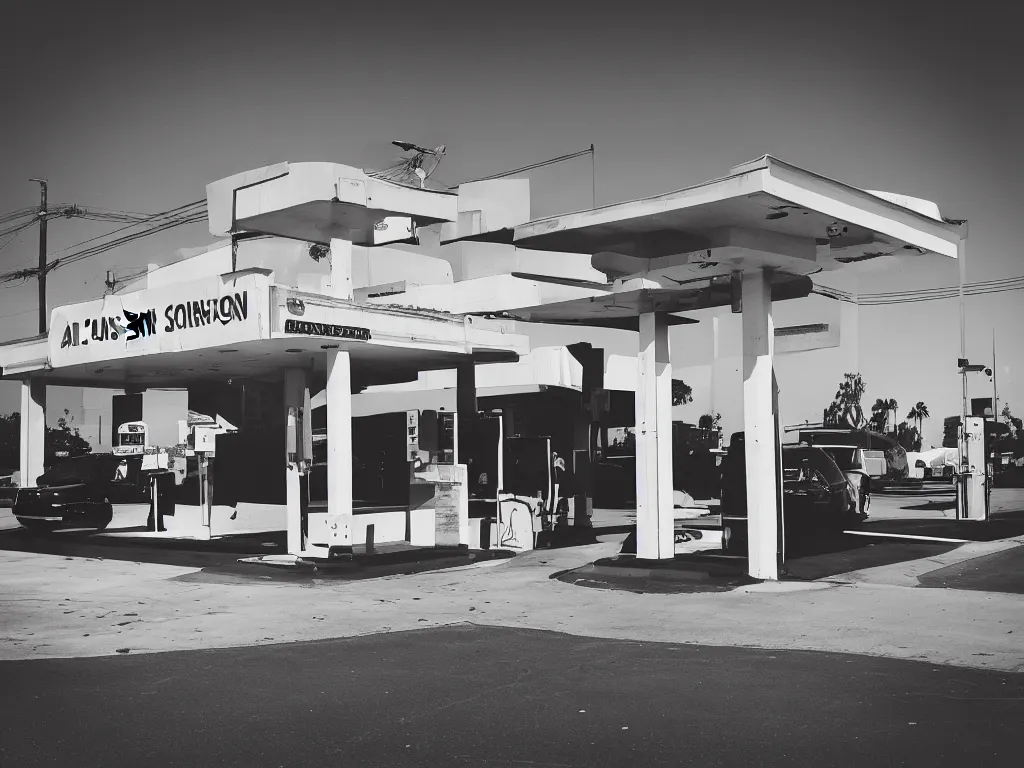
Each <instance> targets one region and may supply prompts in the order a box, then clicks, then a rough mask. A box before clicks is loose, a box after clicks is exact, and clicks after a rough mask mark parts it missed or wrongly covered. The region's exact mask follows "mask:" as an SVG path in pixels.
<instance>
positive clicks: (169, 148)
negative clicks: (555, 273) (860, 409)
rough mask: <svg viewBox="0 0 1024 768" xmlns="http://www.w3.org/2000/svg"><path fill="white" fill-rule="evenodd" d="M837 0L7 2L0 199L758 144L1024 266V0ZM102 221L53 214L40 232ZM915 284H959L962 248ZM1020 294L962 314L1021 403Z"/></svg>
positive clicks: (90, 287) (650, 175)
mask: <svg viewBox="0 0 1024 768" xmlns="http://www.w3.org/2000/svg"><path fill="white" fill-rule="evenodd" d="M839 8H840V5H839V4H832V3H821V2H815V3H795V4H794V3H786V2H771V3H764V2H757V3H729V2H717V3H701V4H685V3H675V2H673V3H668V2H663V3H647V2H640V1H638V0H635V1H634V2H629V3H616V4H599V3H588V4H576V3H572V4H570V3H556V2H550V1H549V2H545V3H536V2H532V1H529V0H521V1H519V2H515V3H504V2H503V3H488V2H483V3H463V2H449V3H423V2H419V3H409V2H404V0H395V1H393V2H389V3H379V4H378V3H358V4H357V3H346V2H338V0H331V1H329V2H315V3H304V2H299V1H298V0H295V1H293V2H288V3H279V2H275V3H267V2H246V3H238V4H231V5H230V6H227V5H226V4H219V3H215V2H202V3H195V2H175V3H166V4H159V5H156V4H148V3H139V2H131V3H128V2H124V3H121V2H97V3H79V4H63V3H62V4H59V5H57V6H54V5H52V4H33V3H22V4H20V5H19V6H18V7H17V8H16V9H10V8H8V10H6V11H5V19H4V23H3V24H2V25H0V72H2V73H3V75H2V76H3V88H4V94H5V97H6V98H5V103H4V109H3V114H4V117H3V119H2V120H0V152H2V153H3V168H4V173H3V175H2V177H0V213H2V212H5V211H9V210H12V209H16V208H21V207H24V206H27V205H32V204H34V203H35V202H37V200H38V188H37V186H36V185H35V184H33V183H30V182H29V181H28V178H29V177H32V176H45V177H47V178H48V179H49V181H50V200H51V201H53V202H69V203H70V202H73V203H78V204H81V205H85V206H96V207H101V208H107V209H113V210H130V211H159V210H164V209H167V208H170V207H172V206H176V205H179V204H182V203H186V202H190V201H192V200H197V199H199V198H201V197H203V196H204V195H205V189H204V188H205V185H206V184H207V183H208V182H210V181H214V180H216V179H218V178H222V177H224V176H227V175H230V174H232V173H236V172H238V171H241V170H245V169H249V168H253V167H257V166H260V165H264V164H269V163H273V162H278V161H281V160H292V161H297V160H334V161H338V162H344V163H348V164H352V165H361V166H364V167H374V166H379V165H381V164H384V163H387V162H388V161H390V160H391V159H393V158H394V157H395V151H394V148H393V147H390V146H389V143H388V142H390V141H391V140H392V139H402V140H408V141H414V142H417V143H420V144H424V145H428V146H434V145H435V144H441V143H443V144H445V145H447V147H448V156H447V158H446V159H445V160H444V162H443V164H442V166H441V169H440V170H439V172H438V178H439V179H440V180H441V181H444V182H448V183H455V182H458V181H462V180H465V179H467V178H474V177H477V176H482V175H486V174H489V173H494V172H498V171H502V170H506V169H509V168H513V167H517V166H521V165H525V164H528V163H531V162H534V161H536V160H539V159H544V158H547V157H552V156H555V155H559V154H562V153H566V152H572V151H575V150H578V149H583V148H586V147H587V146H589V145H590V143H591V142H593V143H594V144H595V145H596V147H597V199H598V203H599V204H600V203H609V202H614V201H618V200H624V199H629V198H632V197H638V196H644V195H650V194H657V193H659V192H664V191H668V190H671V189H678V188H681V187H685V186H687V185H690V184H693V183H696V182H700V181H703V180H706V179H710V178H715V177H718V176H721V175H723V174H725V173H726V172H727V171H728V169H729V168H730V167H732V166H733V165H735V164H738V163H740V162H743V161H746V160H750V159H753V158H755V157H757V156H760V155H762V154H765V153H771V154H775V155H777V156H779V157H781V158H783V159H785V160H787V161H789V162H792V163H795V164H796V165H799V166H801V167H804V168H807V169H810V170H813V171H815V172H818V173H821V174H824V175H826V176H831V177H833V178H837V179H840V180H842V181H845V182H847V183H849V184H853V185H855V186H859V187H864V188H868V189H883V190H890V191H895V192H902V193H905V194H909V195H913V196H917V197H922V198H926V199H929V200H933V201H935V202H936V203H938V204H939V207H940V208H941V210H942V211H943V213H944V214H945V215H947V216H952V217H957V218H967V219H969V220H970V223H971V224H970V226H971V237H970V244H971V245H970V248H971V251H970V266H969V274H968V279H969V280H971V281H974V280H985V279H993V278H999V277H1006V276H1010V275H1019V274H1024V259H1022V257H1021V248H1020V245H1019V240H1018V237H1017V235H1018V233H1017V232H1016V226H1017V224H1019V223H1020V213H1019V207H1020V203H1021V200H1022V199H1024V194H1022V193H1024V189H1022V178H1024V150H1022V148H1021V137H1022V136H1024V106H1022V103H1021V99H1020V94H1021V93H1024V87H1022V86H1024V75H1022V73H1024V64H1022V61H1021V55H1020V50H1021V47H1020V44H1019V39H1018V38H1019V30H1020V28H1021V25H1020V22H1021V21H1022V20H1024V18H1022V16H1024V13H1022V11H1020V10H1018V9H1016V8H1015V5H1014V4H1012V3H1003V2H999V3H996V2H987V1H981V2H972V3H967V4H960V5H956V6H947V5H945V4H941V3H935V2H930V3H924V2H911V3H908V2H874V0H871V1H870V2H859V3H855V4H842V6H841V8H842V10H840V9H839ZM534 195H535V205H534V213H535V214H544V213H552V212H556V211H564V210H567V209H578V208H582V207H587V206H589V204H590V165H589V161H588V160H587V159H583V160H578V161H573V162H571V163H567V164H565V166H563V167H560V168H558V169H557V170H553V171H548V172H545V173H542V174H538V175H537V176H535V180H534ZM105 228H110V227H109V226H108V225H102V224H97V223H90V222H84V221H81V220H58V221H56V222H53V223H52V224H51V225H50V233H51V236H50V250H51V252H52V251H56V250H58V249H61V248H65V247H67V246H71V245H73V244H74V243H76V242H79V241H81V240H84V239H86V238H88V237H92V236H94V235H96V234H98V233H100V232H103V231H105ZM211 239H212V238H210V236H209V234H208V232H207V231H206V230H205V227H203V226H195V227H190V228H181V229H178V230H171V231H170V232H168V233H164V234H162V235H159V236H156V237H154V238H152V239H150V240H143V241H139V242H137V243H135V244H134V245H132V246H129V247H127V248H124V249H120V250H117V251H113V252H111V253H109V254H105V255H104V256H101V257H98V258H95V259H91V260H87V261H84V262H81V263H79V264H75V265H72V266H69V267H68V268H66V269H63V270H57V271H56V272H54V273H52V275H51V278H50V286H51V290H50V294H49V295H50V302H51V306H52V305H53V304H57V303H67V302H70V301H74V300H77V299H80V298H82V299H84V298H88V297H91V296H95V295H99V294H100V293H102V280H103V277H104V274H105V270H106V269H108V268H110V267H111V266H112V265H117V266H120V267H123V266H130V265H134V264H144V263H145V262H146V261H166V259H167V254H168V253H170V252H172V251H173V250H174V249H175V248H178V247H187V246H195V245H200V244H203V243H206V242H209V241H211ZM36 248H37V245H36V234H35V231H34V230H30V231H29V232H28V233H26V235H24V236H22V237H21V238H19V239H18V240H17V241H15V242H13V243H11V244H10V245H8V246H7V247H6V248H4V249H3V250H2V251H0V271H6V270H8V269H10V268H12V267H18V266H23V265H30V264H31V263H32V262H33V261H34V260H35V258H36ZM901 279H903V278H901V276H899V275H896V276H892V277H887V278H886V283H887V284H889V285H892V286H893V287H903V286H902V285H901V283H900V281H901ZM930 280H931V282H930V284H936V285H950V284H955V282H956V270H955V267H951V268H949V269H948V270H947V271H945V272H944V273H943V274H942V275H939V276H937V277H933V278H931V279H930ZM879 289H880V290H884V289H885V285H882V286H881V287H880V288H879ZM35 296H36V292H35V285H34V283H32V282H28V283H25V284H24V285H22V286H20V287H14V288H2V287H0V338H5V339H6V338H15V337H20V336H26V335H31V334H33V333H34V332H35V324H36V317H35V314H34V310H35V301H36V298H35ZM938 304H941V305H942V306H932V305H925V304H918V305H909V306H911V307H914V310H913V311H914V312H916V313H917V314H915V315H913V316H912V317H913V318H916V319H914V320H911V321H910V322H921V323H923V324H925V325H929V324H930V325H936V324H937V325H940V326H943V325H944V326H945V327H946V328H947V329H952V332H953V333H955V332H956V331H955V329H956V304H955V302H953V303H949V302H937V303H935V305H938ZM1022 305H1024V295H1022V292H1012V293H1002V294H992V295H990V296H987V297H984V300H974V301H972V303H971V304H970V306H969V310H970V314H969V317H968V325H969V328H970V334H971V335H970V349H969V351H970V352H971V353H972V356H975V357H978V356H981V355H982V354H985V355H987V354H988V353H987V349H988V348H989V347H990V338H991V332H992V326H993V319H996V321H997V322H999V323H1005V324H1006V327H1007V328H1008V329H1016V330H1013V331H1009V332H1007V334H1006V341H1005V343H1004V344H1003V347H1005V349H1002V348H1001V357H1002V358H1003V359H1002V360H1001V361H1000V362H1001V366H1000V369H1002V367H1003V365H1005V366H1007V373H1006V378H1007V382H1009V383H1007V385H1006V386H1007V387H1008V392H1007V396H1006V398H1007V399H1008V400H1009V401H1010V402H1011V404H1014V405H1016V406H1017V410H1018V411H1024V374H1018V375H1017V377H1016V379H1017V380H1016V381H1014V380H1013V376H1012V369H1014V368H1015V369H1016V370H1017V371H1020V370H1022V368H1021V366H1022V365H1024V350H1022V348H1021V347H1022V345H1020V343H1019V341H1018V340H1017V336H1016V334H1017V333H1018V332H1019V329H1020V328H1021V325H1022V324H1021V320H1022V319H1024V317H1022V310H1021V309H1020V307H1021V306H1022ZM887 311H891V308H889V309H887ZM908 311H909V310H908ZM900 317H905V315H902V314H901V315H900ZM880 322H881V321H880ZM1011 334H1012V335H1011ZM910 341H911V343H913V340H912V339H911V340H910ZM886 354H889V355H891V357H892V358H893V360H894V361H895V363H899V362H900V361H901V360H903V359H905V357H906V356H905V355H904V354H902V353H901V352H900V351H899V350H896V351H890V352H887V353H886ZM953 365H955V361H953ZM952 374H953V375H955V370H953V371H952ZM906 375H907V376H908V377H912V376H913V369H912V368H908V369H907V374H906ZM1000 383H1001V386H1002V381H1001V382H1000ZM868 395H869V397H870V398H872V400H873V398H874V397H875V396H885V395H886V393H883V392H877V393H875V392H871V391H869V393H868ZM830 396H831V393H825V394H824V395H823V397H824V398H825V399H828V397H830ZM16 405H17V398H16V390H15V388H14V386H13V385H0V412H7V411H9V410H12V409H14V408H15V407H16Z"/></svg>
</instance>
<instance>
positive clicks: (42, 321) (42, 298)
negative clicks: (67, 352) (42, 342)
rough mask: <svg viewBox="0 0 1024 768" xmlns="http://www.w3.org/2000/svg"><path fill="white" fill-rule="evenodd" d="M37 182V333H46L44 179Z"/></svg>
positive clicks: (45, 214)
mask: <svg viewBox="0 0 1024 768" xmlns="http://www.w3.org/2000/svg"><path fill="white" fill-rule="evenodd" d="M29 181H37V182H39V333H41V334H43V333H46V216H47V213H48V212H47V210H46V179H29Z"/></svg>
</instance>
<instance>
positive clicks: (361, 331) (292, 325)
mask: <svg viewBox="0 0 1024 768" xmlns="http://www.w3.org/2000/svg"><path fill="white" fill-rule="evenodd" d="M284 332H285V333H296V334H301V335H304V336H330V337H331V338H332V339H350V340H352V341H369V340H370V329H369V328H351V327H349V326H347V325H332V324H330V323H310V322H306V321H304V320H292V319H291V318H289V319H287V320H285V321H284Z"/></svg>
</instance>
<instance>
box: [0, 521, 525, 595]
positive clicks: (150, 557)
mask: <svg viewBox="0 0 1024 768" xmlns="http://www.w3.org/2000/svg"><path fill="white" fill-rule="evenodd" d="M0 550H6V551H8V552H34V553H37V554H43V555H57V556H63V557H69V558H70V557H80V558H85V559H92V560H118V561H126V562H136V563H150V564H153V565H171V566H178V567H182V568H195V569H197V573H189V574H183V575H181V576H177V577H175V578H176V579H178V580H181V581H195V582H206V583H241V582H253V581H275V582H302V583H311V582H314V581H318V580H325V579H350V580H351V579H367V578H377V577H380V576H389V575H395V574H406V573H418V572H420V571H425V570H438V569H441V568H451V567H455V566H460V565H469V564H472V563H476V562H480V561H482V560H495V559H501V558H508V557H511V556H512V553H511V552H508V551H505V550H489V551H486V552H479V551H471V550H467V549H463V548H456V547H451V548H448V547H436V548H431V547H411V546H408V545H405V546H389V545H381V546H380V547H379V549H378V551H377V552H376V553H373V554H366V552H365V549H364V548H362V547H356V548H355V551H354V553H353V556H352V559H351V560H339V561H331V562H326V563H317V564H312V563H300V564H298V565H268V564H263V563H243V562H239V559H240V558H243V557H258V556H262V555H281V554H285V553H286V552H287V534H286V533H285V532H283V531H274V532H271V533H258V534H245V535H238V536H225V537H221V538H216V539H211V540H210V541H198V540H193V539H161V538H155V537H154V538H131V537H123V538H122V537H113V536H104V535H101V534H97V533H95V532H93V531H89V532H85V531H82V532H79V531H59V532H57V533H49V534H39V533H33V532H31V531H28V530H26V529H23V528H17V529H13V530H9V531H0Z"/></svg>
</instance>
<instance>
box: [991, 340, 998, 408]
mask: <svg viewBox="0 0 1024 768" xmlns="http://www.w3.org/2000/svg"><path fill="white" fill-rule="evenodd" d="M992 417H993V418H994V419H995V422H996V424H998V423H999V388H998V386H997V383H996V329H995V326H993V327H992Z"/></svg>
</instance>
